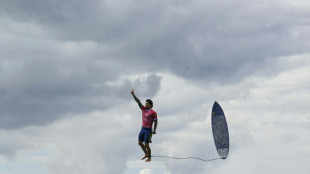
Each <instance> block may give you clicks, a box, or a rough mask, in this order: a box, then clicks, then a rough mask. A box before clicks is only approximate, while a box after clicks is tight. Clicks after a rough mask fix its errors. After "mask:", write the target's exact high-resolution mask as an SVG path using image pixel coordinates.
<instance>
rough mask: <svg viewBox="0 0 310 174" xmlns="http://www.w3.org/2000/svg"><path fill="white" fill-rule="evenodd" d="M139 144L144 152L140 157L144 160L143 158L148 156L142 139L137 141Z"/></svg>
mask: <svg viewBox="0 0 310 174" xmlns="http://www.w3.org/2000/svg"><path fill="white" fill-rule="evenodd" d="M139 145H140V146H141V149H142V150H143V152H144V154H145V155H144V157H143V158H142V159H141V160H144V159H145V158H147V157H148V156H149V154H148V150H147V148H146V147H145V145H144V144H143V141H139Z"/></svg>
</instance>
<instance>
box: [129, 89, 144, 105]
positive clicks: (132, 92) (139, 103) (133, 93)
mask: <svg viewBox="0 0 310 174" xmlns="http://www.w3.org/2000/svg"><path fill="white" fill-rule="evenodd" d="M131 94H132V96H133V98H134V99H135V100H136V102H137V103H138V105H139V107H140V108H141V107H142V103H141V102H140V100H139V99H138V98H137V97H136V95H135V91H134V90H131Z"/></svg>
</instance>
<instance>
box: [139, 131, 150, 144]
mask: <svg viewBox="0 0 310 174" xmlns="http://www.w3.org/2000/svg"><path fill="white" fill-rule="evenodd" d="M151 138H152V128H146V127H142V128H141V131H140V133H139V138H138V139H139V141H144V142H145V143H152V141H151Z"/></svg>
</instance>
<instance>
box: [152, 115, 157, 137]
mask: <svg viewBox="0 0 310 174" xmlns="http://www.w3.org/2000/svg"><path fill="white" fill-rule="evenodd" d="M153 122H154V130H153V134H156V129H157V125H158V118H157V114H156V120H153Z"/></svg>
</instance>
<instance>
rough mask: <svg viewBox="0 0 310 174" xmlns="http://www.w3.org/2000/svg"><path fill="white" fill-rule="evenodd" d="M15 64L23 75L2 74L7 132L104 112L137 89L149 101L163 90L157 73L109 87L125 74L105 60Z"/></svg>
mask: <svg viewBox="0 0 310 174" xmlns="http://www.w3.org/2000/svg"><path fill="white" fill-rule="evenodd" d="M14 64H18V66H19V69H18V70H17V69H14V70H13V71H10V72H8V71H6V70H4V69H2V73H1V75H0V76H1V81H2V84H1V85H0V96H1V99H0V110H1V113H2V114H1V120H2V121H1V122H0V127H1V128H17V127H23V126H28V125H38V124H39V125H41V124H46V123H49V122H51V121H54V120H57V119H59V118H62V117H64V116H66V115H68V114H69V115H74V114H78V113H85V112H90V111H93V110H103V109H106V108H108V107H111V106H114V105H116V104H117V103H118V102H125V99H126V100H128V98H129V97H130V96H129V94H130V90H131V89H132V88H134V86H137V89H140V90H139V91H141V94H142V95H146V94H148V96H154V95H155V94H156V93H157V91H158V90H159V88H160V80H161V78H160V77H158V76H157V75H155V74H152V75H150V76H147V77H146V79H145V80H142V81H140V80H135V81H134V82H130V81H127V82H126V83H124V84H122V85H120V86H118V87H116V88H115V87H111V86H109V85H106V84H105V82H107V81H110V80H113V79H116V78H117V77H118V75H119V73H120V72H119V71H114V69H113V63H109V61H104V60H102V61H97V60H92V59H81V58H78V57H77V58H76V60H68V59H66V58H64V57H60V58H51V59H44V58H43V60H41V59H30V60H18V61H13V62H7V63H6V66H11V67H14V66H15V65H14ZM16 70H17V71H16ZM125 97H127V98H125Z"/></svg>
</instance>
